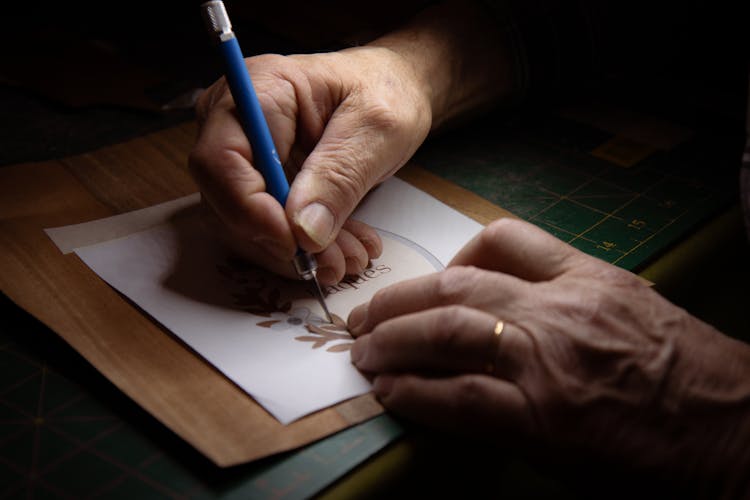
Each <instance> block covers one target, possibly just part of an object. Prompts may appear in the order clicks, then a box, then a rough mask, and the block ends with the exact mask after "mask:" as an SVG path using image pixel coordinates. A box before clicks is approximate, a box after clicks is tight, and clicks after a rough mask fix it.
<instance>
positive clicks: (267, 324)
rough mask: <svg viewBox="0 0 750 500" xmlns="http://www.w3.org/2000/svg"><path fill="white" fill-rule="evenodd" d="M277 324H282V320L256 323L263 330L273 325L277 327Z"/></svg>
mask: <svg viewBox="0 0 750 500" xmlns="http://www.w3.org/2000/svg"><path fill="white" fill-rule="evenodd" d="M276 323H281V320H278V319H271V320H268V321H261V322H260V323H256V324H257V325H258V326H262V327H263V328H270V327H271V325H275V324H276Z"/></svg>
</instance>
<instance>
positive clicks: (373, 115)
mask: <svg viewBox="0 0 750 500" xmlns="http://www.w3.org/2000/svg"><path fill="white" fill-rule="evenodd" d="M402 124H403V120H402V117H401V113H399V112H398V111H397V110H396V109H394V108H393V107H392V106H391V105H390V104H389V103H388V102H387V101H385V100H383V99H374V100H373V101H372V102H371V104H370V108H369V113H368V126H369V127H371V128H373V129H374V130H375V131H378V132H381V133H383V132H385V133H389V132H393V131H396V130H399V129H400V128H401V126H402Z"/></svg>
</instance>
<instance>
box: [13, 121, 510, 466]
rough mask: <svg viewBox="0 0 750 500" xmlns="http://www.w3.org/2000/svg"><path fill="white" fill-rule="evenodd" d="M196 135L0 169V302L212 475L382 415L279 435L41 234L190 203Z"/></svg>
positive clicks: (345, 412)
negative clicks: (23, 314)
mask: <svg viewBox="0 0 750 500" xmlns="http://www.w3.org/2000/svg"><path fill="white" fill-rule="evenodd" d="M195 133H196V128H195V124H193V123H186V124H183V125H180V126H178V127H174V128H171V129H168V130H164V131H161V132H158V133H154V134H151V135H148V136H144V137H141V138H138V139H134V140H131V141H128V142H126V143H123V144H119V145H115V146H111V147H107V148H104V149H101V150H98V151H94V152H91V153H87V154H83V155H79V156H75V157H71V158H65V159H61V160H57V161H48V162H42V163H27V164H21V165H14V166H9V167H4V168H2V169H0V259H1V260H0V262H2V273H1V274H0V287H2V291H3V292H4V293H5V294H6V295H7V296H8V297H9V298H10V299H11V300H12V301H13V302H15V303H16V304H17V305H19V306H20V307H22V308H23V309H25V310H26V311H28V312H29V313H31V314H32V315H34V316H36V317H37V318H38V319H39V320H40V321H42V322H43V323H45V324H46V325H47V326H48V327H49V328H51V329H52V330H54V331H55V332H57V333H58V334H59V335H60V336H61V337H62V338H64V339H65V340H66V341H67V342H68V343H69V344H70V345H71V346H72V347H73V348H74V349H76V350H77V351H78V352H79V353H80V354H81V355H82V356H83V357H85V358H86V359H87V360H88V361H89V362H90V363H91V364H92V365H93V366H94V367H96V368H97V369H98V370H99V371H100V372H101V373H102V374H104V375H105V376H106V377H107V378H108V379H109V380H111V381H112V382H113V383H114V384H115V385H116V386H117V387H119V388H120V389H121V390H122V391H123V392H124V393H126V394H127V395H128V396H129V397H131V398H132V399H133V400H135V401H136V402H137V403H138V404H139V405H141V406H142V407H143V408H144V409H146V410H147V411H149V412H150V413H151V414H152V415H154V416H155V417H156V418H157V419H159V420H160V421H161V422H162V423H164V424H165V425H166V426H167V427H169V428H170V429H172V430H173V431H174V432H175V433H176V434H178V435H179V436H181V437H182V438H183V439H185V440H186V441H188V442H189V443H191V444H192V445H193V446H194V447H195V448H197V449H198V450H199V451H201V452H202V453H203V454H204V455H206V456H207V457H208V458H209V459H211V460H212V461H213V462H214V463H216V464H217V465H219V466H230V465H235V464H240V463H244V462H249V461H251V460H255V459H258V458H262V457H265V456H268V455H271V454H275V453H278V452H282V451H286V450H290V449H293V448H296V447H299V446H302V445H305V444H308V443H311V442H313V441H315V440H317V439H320V438H322V437H325V436H327V435H330V434H332V433H334V432H336V431H339V430H342V429H344V428H346V427H349V426H351V425H354V424H356V423H359V422H362V421H364V420H366V419H369V418H371V417H373V416H375V415H377V414H379V413H381V412H382V411H383V410H382V407H381V406H380V405H379V404H378V403H377V402H376V401H375V399H374V398H373V397H372V395H369V394H368V395H364V396H361V397H358V398H354V399H352V400H349V401H346V402H344V403H341V404H339V405H336V406H334V407H332V408H328V409H326V410H322V411H320V412H317V413H314V414H312V415H310V416H308V417H305V418H302V419H300V420H298V421H296V422H294V423H292V424H290V425H287V426H284V425H281V424H280V423H279V422H278V421H277V420H276V419H274V418H273V417H272V416H270V415H269V414H268V413H267V412H266V411H265V410H264V409H263V408H262V407H260V406H259V405H258V404H257V403H255V401H253V400H252V398H250V397H249V396H248V395H247V394H246V393H245V392H244V391H242V390H241V389H239V388H238V387H237V386H235V385H234V384H233V383H232V382H230V381H229V380H228V379H227V378H226V377H224V375H222V374H221V373H219V372H218V371H217V370H215V369H214V368H213V367H212V366H211V365H209V364H208V363H207V362H205V361H204V360H203V359H202V358H201V357H199V356H198V355H196V354H195V353H194V352H192V351H191V350H190V349H189V348H188V347H187V346H185V345H184V344H183V343H182V342H181V341H180V340H179V339H177V338H176V337H175V336H173V335H172V334H171V333H170V332H168V331H167V330H165V329H163V328H162V327H160V326H159V325H158V324H156V323H155V322H154V321H152V320H151V319H150V318H149V317H148V316H147V315H145V314H144V313H143V312H142V311H141V310H140V309H138V308H137V307H136V306H135V305H133V304H132V303H131V302H130V301H128V300H127V299H126V298H124V297H123V296H121V295H120V294H118V293H117V292H116V291H115V290H114V289H112V288H110V287H109V286H108V285H107V284H106V283H105V282H104V281H102V280H101V279H100V278H99V277H98V276H97V275H96V274H94V273H93V271H91V270H90V269H89V268H88V267H87V266H86V265H85V264H84V263H83V262H81V261H80V259H79V258H78V257H77V256H76V255H75V254H68V255H63V254H62V253H61V252H60V251H59V250H58V249H57V247H56V246H55V245H54V244H53V243H52V241H51V240H50V239H49V238H48V237H47V235H46V234H45V233H44V232H43V229H44V228H48V227H56V226H62V225H67V224H75V223H80V222H86V221H89V220H94V219H99V218H102V217H107V216H111V215H114V214H118V213H123V212H127V211H130V210H135V209H139V208H145V207H148V206H151V205H154V204H157V203H162V202H165V201H169V200H171V199H175V198H178V197H181V196H185V195H188V194H191V193H194V192H195V191H196V190H197V187H196V185H195V184H194V182H193V181H192V179H191V177H190V175H189V173H188V171H187V155H188V152H189V150H190V147H191V146H192V143H193V139H194V137H195ZM399 175H400V176H401V177H402V178H403V179H405V180H406V181H407V182H410V183H412V184H413V185H415V186H416V187H419V188H421V189H423V190H425V191H426V192H428V193H430V194H432V195H433V196H435V197H437V198H439V199H441V200H443V201H445V202H447V203H448V204H449V205H451V206H453V207H455V208H457V209H458V210H460V211H462V212H464V213H465V214H467V215H469V216H471V217H473V218H475V219H476V220H478V221H479V222H482V223H486V222H488V221H490V220H492V219H494V218H497V217H502V216H507V215H509V213H508V212H506V211H504V210H502V209H499V208H498V207H496V206H494V205H492V204H490V203H489V202H487V201H485V200H483V199H482V198H479V197H478V196H476V195H474V194H472V193H470V192H469V191H466V190H464V189H462V188H459V187H457V186H455V185H454V184H451V183H449V182H446V181H443V180H441V179H439V178H437V177H435V176H434V175H432V174H429V173H428V172H426V171H424V170H422V169H419V168H417V167H415V166H409V167H408V168H405V169H403V170H402V171H401V173H400V174H399Z"/></svg>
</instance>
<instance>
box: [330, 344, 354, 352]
mask: <svg viewBox="0 0 750 500" xmlns="http://www.w3.org/2000/svg"><path fill="white" fill-rule="evenodd" d="M352 345H354V342H349V343H346V344H337V345H334V346H331V347H329V348H328V349H326V351H328V352H344V351H348V350H350V349H351V348H352Z"/></svg>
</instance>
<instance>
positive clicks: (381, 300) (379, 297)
mask: <svg viewBox="0 0 750 500" xmlns="http://www.w3.org/2000/svg"><path fill="white" fill-rule="evenodd" d="M388 304H389V298H388V289H387V288H385V289H381V290H378V291H377V292H375V295H373V296H372V299H370V306H369V311H370V312H369V315H368V316H369V317H379V315H380V314H381V313H382V312H384V311H388V309H389V305H388Z"/></svg>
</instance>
